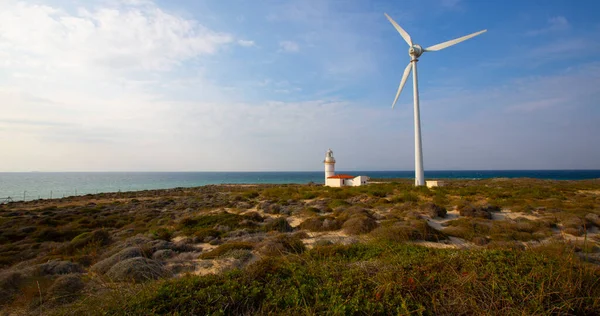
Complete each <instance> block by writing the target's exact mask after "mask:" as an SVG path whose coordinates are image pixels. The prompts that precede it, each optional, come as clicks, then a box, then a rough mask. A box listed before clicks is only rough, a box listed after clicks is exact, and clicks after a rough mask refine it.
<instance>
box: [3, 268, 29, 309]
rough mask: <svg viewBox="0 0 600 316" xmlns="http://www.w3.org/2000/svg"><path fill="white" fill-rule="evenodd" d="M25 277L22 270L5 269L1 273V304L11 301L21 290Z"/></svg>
mask: <svg viewBox="0 0 600 316" xmlns="http://www.w3.org/2000/svg"><path fill="white" fill-rule="evenodd" d="M23 280H24V277H23V275H22V274H21V273H20V272H16V271H4V272H2V273H0V304H4V303H8V302H10V301H11V300H12V299H13V297H14V295H15V294H17V292H18V291H19V287H20V286H21V284H22V283H23Z"/></svg>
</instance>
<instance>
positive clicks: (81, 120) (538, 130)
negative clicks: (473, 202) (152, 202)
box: [0, 0, 600, 172]
mask: <svg viewBox="0 0 600 316" xmlns="http://www.w3.org/2000/svg"><path fill="white" fill-rule="evenodd" d="M384 12H385V13H387V14H389V15H390V16H391V17H392V18H394V19H395V20H396V22H398V24H400V25H401V26H402V27H403V28H404V29H405V30H406V31H407V32H408V33H409V34H410V35H411V37H412V39H413V41H414V42H415V43H417V44H420V45H422V46H423V47H427V46H431V45H434V44H437V43H440V42H443V41H446V40H450V39H454V38H457V37H460V36H463V35H467V34H470V33H473V32H476V31H479V30H482V29H487V30H488V32H487V33H484V34H482V35H480V36H477V37H475V38H473V39H470V40H468V41H465V42H463V43H460V44H458V45H455V46H452V47H450V48H447V49H444V50H441V51H438V52H432V53H425V54H424V55H423V56H421V57H420V59H419V60H420V61H419V63H418V75H419V91H420V99H421V124H422V125H421V126H422V139H423V157H424V167H425V170H496V169H513V170H514V169H600V136H599V135H600V106H599V105H600V101H599V100H600V18H598V15H597V12H600V2H598V1H595V0H581V1H577V2H573V1H568V0H564V1H553V0H548V1H517V0H515V1H508V0H507V1H478V0H473V1H467V0H424V1H404V0H403V1H381V0H379V1H377V0H376V1H367V0H364V1H358V0H289V1H283V0H282V1H270V0H265V1H261V0H257V1H246V0H229V1H217V0H193V1H192V0H185V1H184V0H179V1H175V0H170V1H166V0H155V1H151V0H85V1H84V0H46V1H42V0H39V1H36V0H31V1H14V0H0V171H2V172H12V171H313V170H315V171H316V170H322V169H323V164H322V161H323V158H324V156H325V152H326V151H327V149H328V148H331V149H332V150H333V152H334V156H335V158H336V160H337V164H336V169H338V170H348V171H351V170H414V123H413V105H412V98H413V95H412V78H409V81H408V83H407V84H406V86H405V88H404V91H403V93H402V95H401V96H400V99H399V100H398V103H397V104H396V107H395V108H394V109H393V110H392V109H391V104H392V101H393V99H394V96H395V94H396V90H397V88H398V84H399V82H400V79H401V77H402V72H403V71H404V68H405V67H406V65H407V64H408V62H409V56H408V46H407V44H406V43H405V42H404V41H403V39H402V37H401V36H400V34H399V33H398V32H397V31H396V30H395V29H394V28H393V26H392V25H391V24H390V23H389V22H388V21H387V19H386V18H385V16H384Z"/></svg>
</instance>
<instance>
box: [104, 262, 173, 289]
mask: <svg viewBox="0 0 600 316" xmlns="http://www.w3.org/2000/svg"><path fill="white" fill-rule="evenodd" d="M169 275H170V273H169V272H168V270H166V269H165V268H164V267H163V266H162V265H161V264H160V263H158V262H157V261H155V260H151V259H147V258H141V257H138V258H130V259H127V260H124V261H121V262H119V263H117V264H116V265H115V266H113V267H112V268H110V270H108V272H106V276H107V277H109V278H110V279H112V280H113V281H120V282H124V281H133V282H136V283H142V282H145V281H149V280H156V279H159V278H164V277H167V276H169Z"/></svg>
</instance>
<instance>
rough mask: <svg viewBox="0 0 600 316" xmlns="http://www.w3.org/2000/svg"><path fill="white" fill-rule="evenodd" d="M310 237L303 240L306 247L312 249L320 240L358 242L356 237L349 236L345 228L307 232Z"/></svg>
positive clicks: (342, 242)
mask: <svg viewBox="0 0 600 316" xmlns="http://www.w3.org/2000/svg"><path fill="white" fill-rule="evenodd" d="M307 234H308V238H307V239H304V240H302V241H303V242H304V245H305V246H306V248H308V249H311V248H312V247H314V245H315V243H316V242H317V241H320V240H327V241H331V242H333V243H336V244H351V243H354V242H356V241H357V240H358V239H357V238H356V237H352V236H348V234H346V233H345V232H344V231H343V230H336V231H328V232H307Z"/></svg>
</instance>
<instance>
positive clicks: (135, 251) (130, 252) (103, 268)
mask: <svg viewBox="0 0 600 316" xmlns="http://www.w3.org/2000/svg"><path fill="white" fill-rule="evenodd" d="M142 256H143V252H142V249H141V248H139V247H128V248H125V249H123V250H121V251H119V252H118V253H116V254H114V255H112V256H110V257H108V258H106V259H104V260H102V261H100V262H97V263H96V264H94V265H93V266H92V267H91V270H92V271H94V272H96V273H100V274H104V273H106V272H107V271H108V270H110V269H111V268H112V267H113V266H114V265H116V264H117V263H119V262H121V261H123V260H127V259H131V258H136V257H142Z"/></svg>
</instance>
